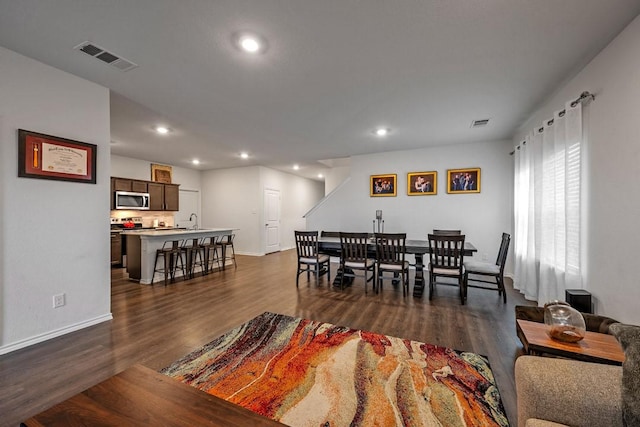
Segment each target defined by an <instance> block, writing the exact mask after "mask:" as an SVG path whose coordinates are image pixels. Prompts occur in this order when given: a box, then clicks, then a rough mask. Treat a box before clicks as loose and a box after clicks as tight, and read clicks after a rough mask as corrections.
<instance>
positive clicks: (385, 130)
mask: <svg viewBox="0 0 640 427" xmlns="http://www.w3.org/2000/svg"><path fill="white" fill-rule="evenodd" d="M389 132H391V131H390V130H389V128H385V127H379V128H376V130H374V131H373V134H374V135H375V136H377V137H380V138H384V137H385V136H387V135H389Z"/></svg>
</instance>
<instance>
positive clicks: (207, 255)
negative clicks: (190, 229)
mask: <svg viewBox="0 0 640 427" xmlns="http://www.w3.org/2000/svg"><path fill="white" fill-rule="evenodd" d="M218 241H219V240H218V236H210V237H203V238H202V240H200V248H201V249H202V251H203V253H204V274H209V270H213V263H214V262H215V263H217V264H218V268H219V267H220V257H219V256H218V246H217V243H218Z"/></svg>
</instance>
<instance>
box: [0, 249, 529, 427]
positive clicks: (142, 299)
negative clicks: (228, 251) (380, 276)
mask: <svg viewBox="0 0 640 427" xmlns="http://www.w3.org/2000/svg"><path fill="white" fill-rule="evenodd" d="M295 259H296V258H295V251H291V250H290V251H285V252H280V253H275V254H271V255H267V256H263V257H247V256H238V264H239V267H238V269H237V270H234V269H233V268H230V269H229V268H228V269H227V270H226V271H223V272H217V273H214V274H211V275H209V276H206V277H197V278H195V279H192V280H189V281H180V282H178V283H175V284H171V285H169V286H167V287H164V286H163V285H154V286H153V287H152V286H149V285H140V284H137V283H135V282H130V281H129V280H128V279H127V277H126V273H124V271H123V270H122V269H113V270H112V303H111V305H112V313H113V318H114V319H113V321H110V322H105V323H102V324H99V325H96V326H93V327H90V328H86V329H83V330H81V331H78V332H74V333H71V334H68V335H65V336H62V337H59V338H56V339H53V340H49V341H47V342H44V343H40V344H37V345H34V346H31V347H29V348H26V349H22V350H18V351H15V352H13V353H10V354H7V355H3V356H0V425H8V426H15V425H17V423H19V422H20V421H22V420H25V419H27V418H28V417H29V416H32V415H34V414H36V413H38V412H40V411H42V410H44V409H47V408H48V407H50V406H52V405H53V404H55V403H57V402H60V401H62V400H65V399H67V398H68V397H70V396H72V395H74V394H76V393H79V392H80V391H82V390H84V389H86V388H88V387H90V386H92V385H94V384H96V383H98V382H100V381H103V380H105V379H106V378H109V377H110V376H112V375H115V374H116V373H118V372H120V371H122V370H124V369H126V368H128V367H129V366H131V365H133V364H136V363H140V364H142V365H145V366H147V367H149V368H152V369H156V370H157V369H160V368H163V367H165V366H167V365H169V364H170V363H171V362H173V361H174V360H176V359H178V358H179V357H181V356H183V355H185V354H187V353H189V352H191V351H192V350H194V349H196V348H198V347H200V346H202V345H204V344H206V343H207V342H209V341H211V340H212V339H214V338H215V337H217V336H219V335H221V334H222V333H224V332H225V331H227V330H228V329H230V328H232V327H234V326H237V325H239V324H241V323H243V322H245V321H247V320H249V319H250V318H252V317H254V316H257V315H258V314H260V313H263V312H264V311H272V312H277V313H282V314H288V315H292V316H298V317H304V318H309V319H314V320H321V321H326V322H331V323H334V324H339V325H345V326H349V327H352V328H357V329H365V330H370V331H375V332H380V333H384V334H387V335H392V336H397V337H403V338H409V339H413V340H417V341H422V342H428V343H433V344H438V345H442V346H447V347H452V348H455V349H458V350H466V351H473V352H476V353H480V354H483V355H486V356H488V357H489V361H490V363H491V367H492V368H493V371H494V374H495V376H496V379H497V382H498V387H499V389H500V393H501V395H502V399H503V402H504V404H505V408H506V410H507V414H508V416H509V419H510V420H511V423H512V425H514V426H515V424H516V423H515V420H516V399H515V385H514V379H513V365H514V361H515V358H516V357H517V356H518V355H520V354H521V352H522V346H521V344H520V342H519V341H518V338H517V337H516V331H515V319H514V305H516V304H531V303H529V302H526V301H525V300H524V299H523V298H522V296H520V294H519V293H517V292H515V291H513V289H512V288H511V286H509V285H508V286H507V291H508V298H509V300H508V303H507V304H502V302H501V301H502V300H501V299H500V298H498V293H497V292H489V291H482V290H478V289H469V296H468V303H467V305H464V306H461V305H460V301H459V299H458V294H457V290H456V289H455V288H454V287H448V286H439V287H438V289H437V291H436V295H435V296H434V299H433V301H431V302H430V301H429V300H428V298H427V296H425V297H424V298H422V299H416V298H414V297H412V296H407V297H403V296H402V288H400V287H399V288H398V289H394V287H393V286H391V285H390V283H388V282H387V283H385V287H384V290H383V292H382V294H379V295H375V294H374V293H373V292H371V289H370V287H369V293H368V294H367V295H365V294H364V290H363V284H362V279H357V281H356V283H355V284H354V285H353V286H352V287H349V288H346V289H345V290H344V291H340V290H336V289H334V288H333V287H331V286H330V284H329V283H328V282H327V279H326V278H322V279H321V281H320V285H319V286H316V285H315V283H314V281H313V279H312V281H311V282H310V283H307V281H306V277H305V276H304V275H302V276H301V277H300V288H298V289H296V287H295V265H296V264H295ZM332 267H333V268H332V278H333V274H335V270H336V269H337V265H332Z"/></svg>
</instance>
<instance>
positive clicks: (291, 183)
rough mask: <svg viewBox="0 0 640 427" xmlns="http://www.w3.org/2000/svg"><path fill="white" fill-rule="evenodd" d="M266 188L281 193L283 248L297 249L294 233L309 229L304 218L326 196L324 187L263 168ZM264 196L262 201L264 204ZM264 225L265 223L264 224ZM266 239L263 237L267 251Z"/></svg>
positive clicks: (281, 244) (262, 173) (281, 239)
mask: <svg viewBox="0 0 640 427" xmlns="http://www.w3.org/2000/svg"><path fill="white" fill-rule="evenodd" d="M260 174H261V181H262V188H263V189H267V188H268V189H272V190H279V191H280V214H281V217H280V248H281V249H282V250H285V249H291V248H295V246H296V244H295V237H294V234H293V232H294V230H304V229H306V221H305V219H304V217H303V216H304V214H306V213H307V212H308V211H309V209H311V208H312V207H313V206H314V205H315V204H316V203H318V201H320V200H321V199H322V197H323V196H324V184H323V183H322V182H318V181H314V180H311V179H306V178H301V177H299V176H296V175H291V174H288V173H284V172H280V171H277V170H275V169H269V168H265V167H261V168H260ZM263 196H264V195H263V194H262V195H261V200H264V197H263ZM260 223H261V224H263V223H264V221H262V220H261V221H260ZM264 239H265V236H264V233H262V248H263V251H264V245H265V241H264Z"/></svg>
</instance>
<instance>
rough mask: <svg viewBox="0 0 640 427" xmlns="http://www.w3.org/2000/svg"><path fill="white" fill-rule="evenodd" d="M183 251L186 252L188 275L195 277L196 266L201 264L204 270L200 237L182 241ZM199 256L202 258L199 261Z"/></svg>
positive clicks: (201, 268) (190, 277)
mask: <svg viewBox="0 0 640 427" xmlns="http://www.w3.org/2000/svg"><path fill="white" fill-rule="evenodd" d="M180 249H181V250H182V252H184V255H185V258H186V260H187V267H186V268H187V276H188V277H189V279H192V278H193V277H194V274H193V273H194V271H195V268H196V266H200V270H201V271H203V270H204V268H203V262H202V253H201V250H202V247H201V246H200V241H199V239H198V238H195V239H185V240H184V241H183V243H182V247H181V248H180ZM198 257H199V258H200V260H199V261H198Z"/></svg>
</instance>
